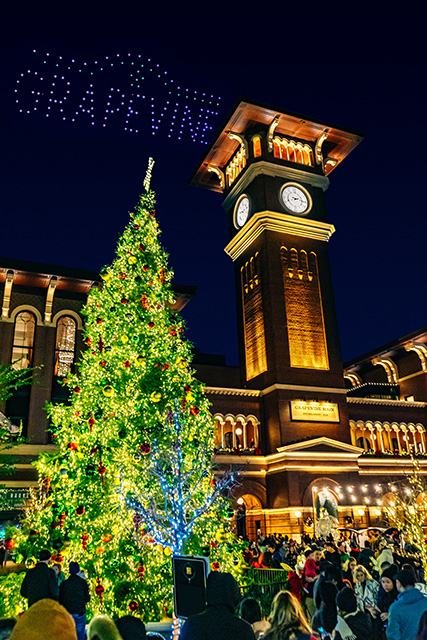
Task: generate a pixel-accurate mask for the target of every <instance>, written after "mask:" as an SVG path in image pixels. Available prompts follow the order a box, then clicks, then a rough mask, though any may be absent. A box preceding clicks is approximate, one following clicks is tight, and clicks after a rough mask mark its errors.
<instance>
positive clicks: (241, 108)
mask: <svg viewBox="0 0 427 640" xmlns="http://www.w3.org/2000/svg"><path fill="white" fill-rule="evenodd" d="M276 117H277V118H278V124H277V126H276V127H275V134H278V135H284V136H290V137H291V138H297V139H299V140H306V141H308V142H313V143H314V142H316V140H318V138H319V137H320V136H321V135H322V133H324V132H327V134H328V136H327V141H328V143H329V144H328V146H329V148H330V151H329V152H328V157H329V158H330V159H332V160H334V161H335V164H334V165H332V167H331V168H330V170H332V169H333V168H335V167H336V166H338V164H339V163H340V162H341V161H342V160H344V158H345V157H347V156H348V154H349V153H350V151H352V150H353V149H354V148H355V147H356V146H357V145H358V144H359V142H361V141H362V140H363V137H364V134H363V133H361V132H359V131H354V130H352V129H347V128H344V127H337V126H335V125H333V124H330V123H327V122H323V121H321V120H312V119H311V118H308V117H306V116H304V115H301V114H299V113H294V112H292V111H283V110H282V109H278V108H276V107H273V106H271V105H267V104H264V103H262V102H256V101H254V100H248V99H246V98H239V99H238V100H237V102H236V103H235V105H234V106H233V108H232V109H231V111H230V113H229V114H228V116H227V117H226V119H225V121H224V123H223V125H222V127H221V128H220V130H219V132H218V134H217V135H216V136H215V138H214V140H213V142H212V144H211V145H210V147H209V149H208V151H207V153H206V154H205V155H204V157H203V158H202V160H201V161H200V163H199V164H198V166H197V167H196V169H195V170H194V172H193V173H192V175H191V177H190V179H189V183H190V184H192V185H194V186H197V187H202V188H204V189H210V190H212V191H222V190H221V188H220V186H219V182H218V179H217V176H216V175H215V174H214V173H212V172H209V171H208V166H214V167H218V168H219V169H221V170H223V169H224V168H225V166H226V165H227V163H228V161H229V160H230V158H231V157H232V156H233V154H234V153H235V151H236V149H237V148H238V146H239V143H238V141H236V140H235V139H231V138H229V136H228V133H229V132H233V133H237V134H244V133H245V132H246V131H247V130H248V129H249V128H251V127H252V126H253V125H256V124H261V125H266V126H270V124H271V123H272V122H273V120H274V119H275V118H276Z"/></svg>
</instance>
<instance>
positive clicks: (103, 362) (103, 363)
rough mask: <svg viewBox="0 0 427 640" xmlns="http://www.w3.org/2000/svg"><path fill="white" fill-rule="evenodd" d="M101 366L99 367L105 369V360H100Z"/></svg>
mask: <svg viewBox="0 0 427 640" xmlns="http://www.w3.org/2000/svg"><path fill="white" fill-rule="evenodd" d="M99 364H100V365H101V367H105V366H106V365H107V363H106V362H105V360H101V362H100V363H99Z"/></svg>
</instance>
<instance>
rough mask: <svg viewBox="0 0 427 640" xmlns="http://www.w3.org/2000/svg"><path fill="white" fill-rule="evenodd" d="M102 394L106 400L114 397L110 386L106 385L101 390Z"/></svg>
mask: <svg viewBox="0 0 427 640" xmlns="http://www.w3.org/2000/svg"><path fill="white" fill-rule="evenodd" d="M102 393H103V394H104V396H105V397H106V398H111V397H112V396H113V395H114V389H113V387H112V386H111V385H110V384H106V385H105V387H104V388H103V390H102Z"/></svg>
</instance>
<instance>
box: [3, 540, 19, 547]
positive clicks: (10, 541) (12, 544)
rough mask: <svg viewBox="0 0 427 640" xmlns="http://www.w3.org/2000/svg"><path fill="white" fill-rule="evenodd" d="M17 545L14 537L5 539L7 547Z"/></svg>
mask: <svg viewBox="0 0 427 640" xmlns="http://www.w3.org/2000/svg"><path fill="white" fill-rule="evenodd" d="M15 545H16V542H15V540H14V539H13V538H6V539H5V541H4V546H5V548H6V549H13V547H14V546H15Z"/></svg>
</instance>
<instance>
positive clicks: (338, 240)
mask: <svg viewBox="0 0 427 640" xmlns="http://www.w3.org/2000/svg"><path fill="white" fill-rule="evenodd" d="M135 5H136V6H142V5H139V4H138V3H133V4H126V3H118V4H117V7H116V9H115V13H108V10H100V11H99V12H98V11H96V10H95V9H94V8H91V9H89V10H88V8H87V7H84V8H82V9H79V7H78V5H67V6H66V7H63V8H54V9H48V7H47V5H46V6H45V7H44V8H43V7H42V8H40V7H37V8H35V9H34V10H33V13H31V12H30V13H28V12H27V13H25V10H24V6H22V7H19V8H18V9H16V10H10V11H9V13H6V16H5V17H4V20H3V26H2V33H1V43H2V44H1V51H0V55H1V67H2V68H1V71H2V82H1V109H2V117H1V120H0V127H1V131H0V135H1V140H2V152H1V160H2V166H1V172H0V181H1V209H2V210H1V246H0V255H2V256H5V257H10V258H16V259H25V260H32V261H37V262H44V263H48V264H57V265H66V266H71V267H76V268H82V269H93V270H98V269H100V268H101V267H102V266H103V265H105V264H108V263H109V262H111V261H112V259H113V258H114V250H115V245H116V242H117V239H118V237H119V235H120V234H121V232H122V230H123V228H124V226H125V224H126V223H127V220H128V211H129V210H131V208H132V207H133V205H134V204H135V203H136V201H137V198H138V195H139V193H140V192H141V191H142V188H143V187H142V181H143V178H144V175H145V170H146V166H147V161H148V158H149V157H150V156H152V157H154V159H155V161H156V164H155V166H154V171H153V179H152V186H153V188H154V189H155V190H156V192H157V207H156V213H157V218H158V220H159V224H160V227H161V229H162V231H163V233H162V236H161V238H162V243H163V245H164V247H165V248H166V250H167V251H168V253H169V255H170V265H171V267H172V268H173V269H174V271H175V278H174V280H175V282H176V283H179V284H186V285H197V286H198V292H197V295H196V297H195V298H194V299H193V300H192V301H191V303H190V304H189V305H188V307H187V308H186V309H185V311H184V316H185V318H186V320H187V324H188V332H187V335H188V337H189V338H190V339H191V340H192V341H193V343H194V344H195V346H197V347H198V348H200V349H201V350H202V351H203V352H207V353H219V354H224V355H226V358H227V363H228V364H237V345H236V332H237V330H236V318H235V301H234V296H235V292H234V278H233V264H232V261H231V259H230V258H229V257H228V256H227V255H226V254H225V253H224V250H223V249H224V247H225V245H226V244H227V241H228V237H227V221H226V218H225V213H224V212H223V209H222V207H221V196H220V195H219V194H216V193H213V192H209V191H203V190H201V189H196V188H194V187H190V186H189V185H188V184H187V180H188V178H189V176H190V175H191V173H192V171H193V170H194V168H195V167H196V165H197V164H198V162H199V161H200V159H201V157H202V156H203V154H204V152H205V151H206V149H207V144H206V143H210V142H211V140H212V138H213V136H214V135H215V133H216V131H217V130H218V129H219V127H220V126H221V124H222V122H223V120H224V118H225V117H226V116H227V114H228V112H229V111H230V109H231V108H232V106H233V104H234V103H235V101H236V100H237V99H238V97H239V96H244V97H246V98H248V99H254V100H257V101H262V102H264V103H268V104H271V105H274V106H275V107H278V108H282V109H284V110H285V111H295V112H297V113H301V114H303V115H305V116H306V117H307V118H312V119H320V120H324V121H326V122H329V123H332V124H335V125H337V126H343V127H348V128H351V129H356V130H358V131H362V132H364V133H365V140H364V141H363V142H362V143H361V144H360V145H359V146H358V147H357V148H356V149H355V150H354V151H353V152H352V153H351V154H350V156H349V157H348V158H347V159H346V160H345V161H344V162H343V163H342V164H341V165H340V166H339V167H338V168H337V169H336V170H335V171H333V172H332V174H331V175H330V182H331V184H330V187H329V190H328V191H327V193H326V197H327V205H328V212H329V221H330V222H331V223H332V224H334V225H335V227H336V233H335V234H334V236H333V237H332V239H331V241H330V243H329V245H330V255H331V261H332V271H333V278H334V288H335V297H336V304H337V313H338V321H339V327H340V335H341V343H342V351H343V358H344V360H348V359H350V358H353V357H356V356H358V355H361V354H363V353H365V352H367V351H370V350H371V349H375V348H377V347H379V346H381V345H382V344H385V343H386V342H388V341H390V340H393V339H395V338H398V337H399V336H403V335H404V334H406V333H408V332H410V331H412V330H415V329H417V328H419V327H421V326H423V325H425V324H427V296H426V294H425V284H424V280H425V272H424V265H425V253H426V220H425V208H426V207H425V199H424V191H425V186H424V185H425V182H426V178H425V176H426V173H427V160H426V151H425V140H424V139H425V134H424V132H423V121H424V118H425V113H426V106H427V105H426V95H425V88H424V84H425V82H424V81H425V75H426V66H425V57H422V56H420V55H419V53H418V52H417V51H416V50H415V49H414V48H413V47H412V45H413V44H414V42H418V41H419V40H418V38H417V37H416V33H415V31H414V29H415V26H414V25H413V24H412V25H411V32H410V34H409V33H408V31H407V30H406V29H405V17H402V16H391V18H390V16H389V17H388V19H387V18H386V17H384V15H383V14H381V15H380V13H379V12H378V15H377V16H375V15H372V13H370V14H369V16H361V15H359V16H358V17H357V20H356V19H355V16H349V15H343V14H339V15H334V17H331V16H326V15H324V13H323V10H321V9H318V10H317V11H310V12H308V10H307V9H306V14H305V15H299V14H298V11H297V10H294V12H292V11H291V10H290V9H289V7H287V6H286V5H283V8H278V7H274V8H272V9H271V10H270V12H267V13H266V14H265V15H261V14H260V9H258V13H250V11H249V10H248V8H245V7H244V5H230V6H226V5H224V6H223V7H222V6H220V5H218V4H215V3H211V4H210V5H194V8H190V5H186V6H185V7H186V8H184V6H182V5H179V6H178V5H176V6H175V7H174V8H173V9H167V6H166V5H162V6H160V5H159V7H158V8H150V9H149V10H147V11H145V12H144V11H142V10H139V11H138V10H135ZM92 6H93V5H92ZM280 6H282V5H280ZM331 13H332V14H333V12H332V9H331ZM402 33H404V34H405V35H404V36H402V35H401V34H402ZM34 50H35V51H36V53H33V51H34ZM47 53H49V56H47V55H46V54H47ZM117 54H118V55H117ZM128 54H131V55H130V56H128ZM138 56H139V57H138ZM60 58H62V60H61V59H60ZM107 58H108V61H107ZM45 60H46V63H45V62H44V61H45ZM72 60H74V62H71V61H72ZM95 61H96V63H97V66H96V65H95ZM112 61H114V65H113V67H111V62H112ZM122 61H123V65H121V62H122ZM132 61H133V62H134V63H135V64H134V65H131V62H132ZM85 62H86V65H85V64H84V63H85ZM138 63H139V69H140V74H141V75H140V79H139V80H138V82H139V88H137V86H136V84H134V85H133V86H132V82H134V83H135V78H136V77H137V76H136V75H135V74H134V75H133V76H132V77H131V76H130V73H132V72H133V70H135V69H136V68H137V67H138ZM56 64H58V67H56ZM142 64H144V67H142V66H141V65H142ZM109 65H110V66H109ZM68 66H70V67H71V68H70V70H69V69H68ZM101 66H103V70H102V71H101V70H100V68H101ZM132 66H133V69H132V68H131V67H132ZM78 68H81V69H82V71H81V72H79V71H78ZM28 71H30V73H28ZM35 72H37V74H36V73H35ZM165 72H166V73H165ZM55 73H56V74H57V75H58V78H57V79H56V82H55V87H54V88H53V89H52V88H51V86H50V85H51V84H52V82H54V81H55V80H54V79H53V75H54V74H55ZM91 73H93V75H91ZM142 73H144V75H142ZM21 74H24V75H23V76H21ZM41 77H43V78H44V79H43V81H41V80H40V78H41ZM62 78H64V79H62ZM142 78H143V79H142ZM17 80H19V81H20V82H19V83H17ZM67 82H70V84H69V85H67ZM165 83H166V84H165ZM91 84H92V85H93V86H92V87H90V85H91ZM110 85H111V86H110ZM40 87H42V89H43V92H44V95H40V96H38V97H37V94H36V93H34V94H32V93H31V91H35V92H37V91H40ZM178 87H179V89H178ZM16 89H17V91H15V90H16ZM67 89H68V90H69V91H70V93H69V94H66V93H65V91H66V90H67ZM111 89H114V91H115V92H116V93H115V94H114V95H113V99H112V100H111V101H110V102H111V104H110V106H109V107H107V102H108V101H109V98H108V95H112V94H111ZM48 90H49V91H50V90H53V91H54V94H52V96H51V97H52V98H53V100H55V99H57V100H59V99H61V97H62V98H64V96H66V95H67V96H68V97H67V101H66V104H65V103H64V104H65V106H64V105H63V106H61V107H59V104H58V103H53V102H52V103H48V102H47V95H50V94H48ZM87 91H89V93H86V92H87ZM92 91H93V94H92V93H91V92H92ZM169 92H170V93H169ZM178 93H179V94H180V95H179V96H178ZM132 94H133V100H134V102H132V103H130V100H131V99H132ZM203 94H205V95H203ZM136 95H139V96H140V98H139V99H137V98H136V97H135V96H136ZM185 95H188V96H189V98H185ZM142 96H145V97H144V98H142ZM211 96H212V97H211ZM83 97H86V99H87V102H86V103H85V104H90V105H91V106H92V107H93V109H92V111H91V112H90V113H88V112H87V111H86V110H85V112H83V111H82V109H83V108H85V104H83V103H82V98H83ZM36 99H39V103H36V102H35V100H36ZM91 99H93V101H94V102H93V103H90V100H91ZM16 100H18V101H19V102H18V103H17V102H16ZM137 100H139V101H137ZM202 100H203V102H202ZM168 101H169V102H170V104H169V105H167V102H168ZM121 102H123V104H121ZM209 102H211V104H209ZM113 103H114V104H113ZM175 103H178V107H176V109H177V111H176V113H175V111H174V109H175V107H174V108H172V107H173V105H174V104H175ZM48 105H51V107H52V108H51V110H50V112H49V111H48V110H47V106H48ZM79 105H80V107H79ZM153 105H154V107H153ZM186 105H190V106H189V107H187V106H186ZM35 106H36V107H37V110H34V107H35ZM73 106H74V108H77V109H78V110H79V114H78V116H75V117H74V119H75V122H72V121H71V120H72V112H73ZM110 107H111V108H112V109H113V110H114V109H117V108H118V109H119V111H115V112H114V114H108V113H107V114H106V110H107V108H108V109H110ZM60 108H64V111H63V112H62V113H61V112H60V111H59V109H60ZM129 108H131V109H132V111H133V112H129ZM19 109H22V110H23V113H20V112H19ZM202 109H203V111H202ZM27 110H29V111H30V114H28V113H27ZM74 110H75V109H74ZM136 111H138V114H136V113H135V112H136ZM184 111H186V113H184ZM48 112H49V113H50V115H49V117H46V113H48ZM152 112H154V117H155V119H156V118H157V119H160V123H157V122H154V123H153V122H152V120H151V119H152V117H153V116H152ZM91 114H93V115H94V117H93V118H91ZM129 114H130V115H129ZM217 114H218V115H217ZM173 115H175V122H176V124H175V125H174V126H172V125H171V123H172V122H173V121H174V119H173V117H172V116H173ZM63 117H65V118H66V120H63ZM105 117H107V120H106V121H105ZM183 117H185V118H186V120H185V126H184V128H183V130H182V134H180V131H181V125H182V124H183V120H182V118H183ZM190 117H191V127H190V126H188V123H189V118H190ZM126 118H128V123H126ZM199 121H200V122H203V123H205V126H207V127H212V129H206V130H205V131H203V125H200V126H199V129H198V130H196V128H195V127H196V126H197V122H199ZM92 122H94V124H91V123H92ZM103 124H106V126H105V127H103V126H102V125H103ZM153 124H154V126H158V129H153V128H152V127H153ZM125 127H127V129H128V130H125ZM130 128H132V131H130V130H129V129H130ZM171 128H172V131H171ZM191 128H193V132H191V131H190V129H191ZM135 130H138V133H136V132H135ZM153 131H154V133H155V135H153ZM169 136H170V137H169ZM179 138H181V139H179Z"/></svg>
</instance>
